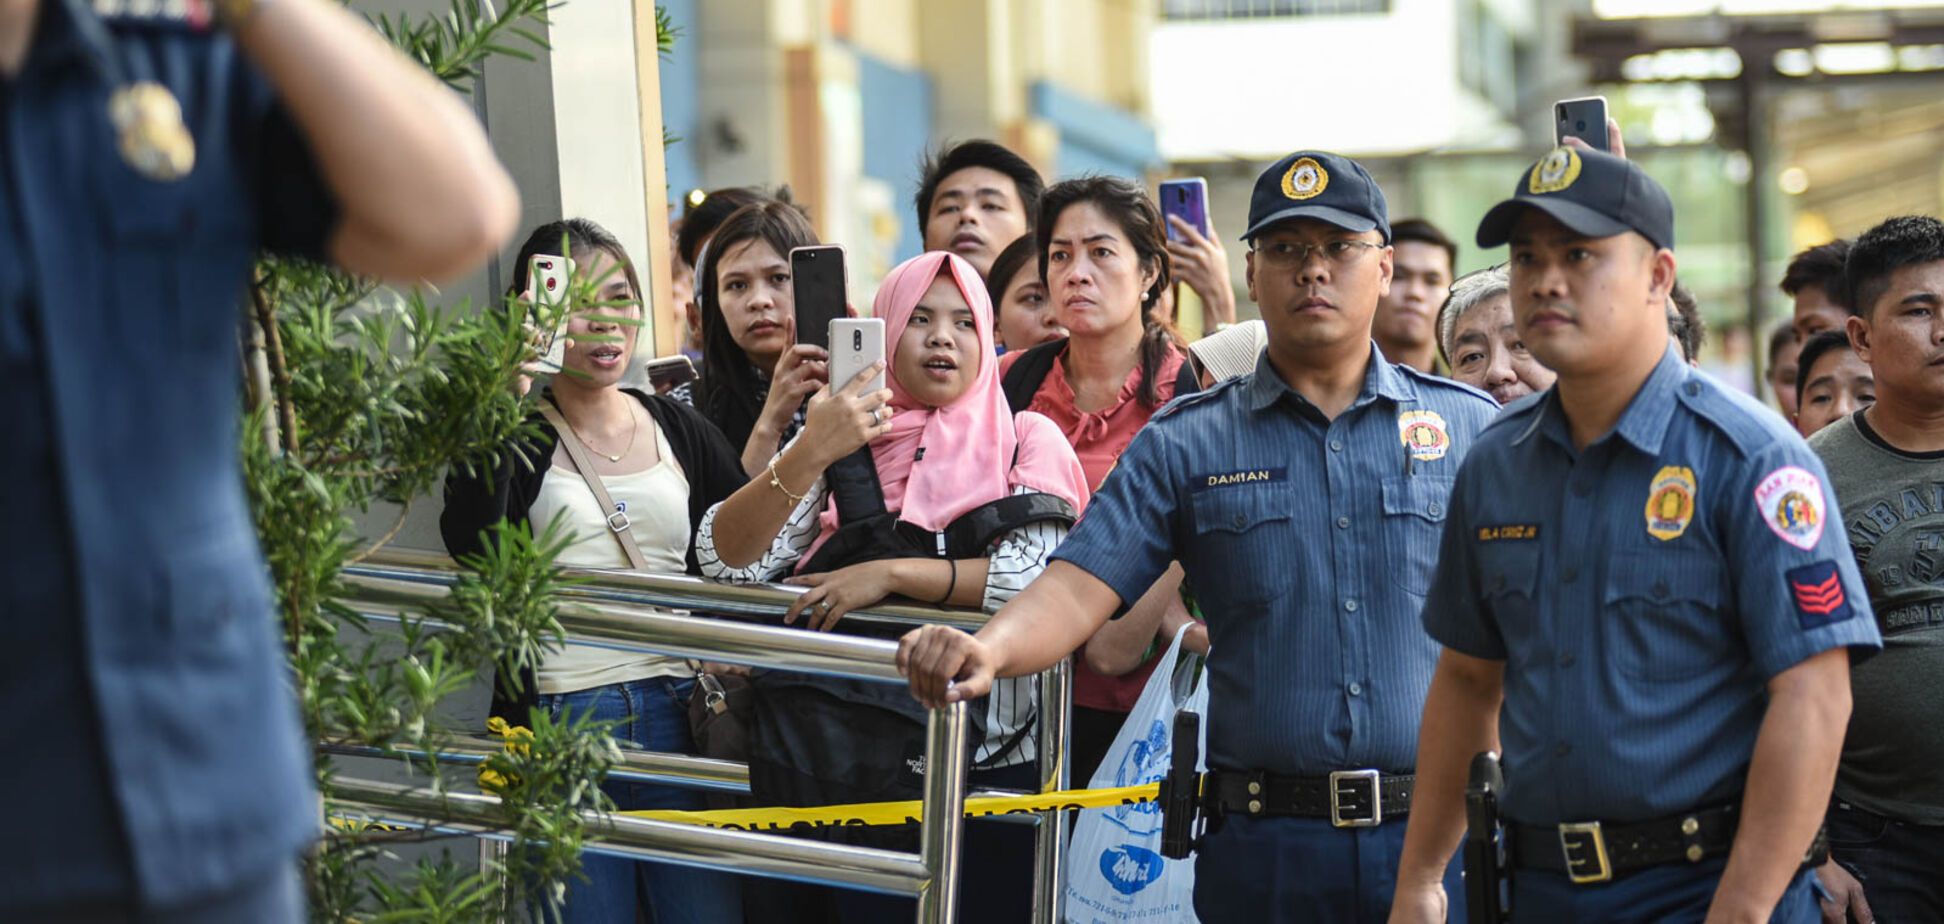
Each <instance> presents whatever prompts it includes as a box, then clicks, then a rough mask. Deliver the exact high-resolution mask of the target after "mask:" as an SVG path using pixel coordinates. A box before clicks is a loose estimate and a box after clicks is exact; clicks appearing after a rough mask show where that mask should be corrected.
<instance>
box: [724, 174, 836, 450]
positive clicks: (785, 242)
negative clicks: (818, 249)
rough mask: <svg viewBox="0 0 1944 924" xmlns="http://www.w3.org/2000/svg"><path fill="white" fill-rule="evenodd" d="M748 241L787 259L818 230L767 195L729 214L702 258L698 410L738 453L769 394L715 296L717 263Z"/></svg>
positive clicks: (791, 207)
mask: <svg viewBox="0 0 1944 924" xmlns="http://www.w3.org/2000/svg"><path fill="white" fill-rule="evenodd" d="M749 241H762V242H763V243H765V244H768V245H769V247H770V249H771V250H774V251H776V255H777V256H779V257H783V258H785V259H788V257H789V255H790V251H791V250H792V249H795V248H797V247H808V246H810V245H812V244H815V243H817V232H816V231H815V230H814V229H812V228H811V227H810V220H809V219H808V218H805V217H803V211H802V210H801V209H798V208H797V207H796V206H795V205H793V204H791V203H789V202H787V201H784V200H782V199H772V198H767V197H766V198H763V199H759V200H757V201H755V202H752V203H750V204H748V205H745V206H743V207H742V208H739V209H737V210H735V211H734V212H732V213H730V215H729V217H728V218H726V219H724V220H723V222H722V224H721V225H720V226H718V227H717V228H716V233H715V236H714V237H712V238H710V239H709V245H708V246H707V247H705V248H703V250H702V253H701V254H700V255H699V256H698V259H700V260H701V261H702V264H701V265H700V266H698V267H696V268H695V304H696V306H697V307H699V308H701V309H702V374H701V381H700V382H698V383H697V388H696V392H695V397H696V403H695V408H696V410H699V411H701V412H702V413H703V415H704V416H706V417H708V418H709V419H710V420H712V421H714V422H715V424H716V426H718V427H720V428H722V432H723V434H724V435H726V436H728V437H729V442H730V443H732V444H734V445H735V447H736V449H737V451H739V452H740V451H741V450H742V447H743V444H744V443H747V442H749V433H750V431H751V430H754V429H755V428H756V418H757V416H758V415H760V414H761V413H762V411H763V401H764V399H765V398H766V397H767V393H766V390H765V388H764V386H763V382H762V378H761V377H760V376H758V375H757V370H756V366H755V364H754V363H753V362H751V361H750V358H749V354H748V353H745V352H743V349H742V347H740V346H737V345H736V339H735V337H734V336H732V335H731V334H730V332H729V320H728V319H727V318H725V317H723V315H722V303H721V300H720V299H719V298H717V297H716V264H718V263H720V262H721V255H722V254H723V253H726V252H727V251H729V250H730V249H731V248H733V247H735V246H736V245H738V244H743V243H747V242H749ZM763 371H764V372H768V371H769V370H763Z"/></svg>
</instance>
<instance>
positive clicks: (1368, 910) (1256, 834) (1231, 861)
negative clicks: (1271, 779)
mask: <svg viewBox="0 0 1944 924" xmlns="http://www.w3.org/2000/svg"><path fill="white" fill-rule="evenodd" d="M1404 823H1405V819H1403V818H1397V819H1393V820H1390V821H1386V822H1384V823H1383V824H1381V825H1378V826H1376V827H1374V828H1337V827H1335V826H1333V825H1331V824H1330V822H1329V821H1328V820H1327V819H1322V818H1251V817H1249V816H1247V815H1225V816H1223V817H1222V818H1220V819H1217V820H1215V821H1214V822H1213V823H1211V824H1210V825H1209V831H1208V835H1207V836H1206V837H1205V838H1203V839H1202V842H1201V844H1200V845H1199V846H1198V847H1196V849H1195V915H1196V917H1199V918H1201V919H1202V920H1203V921H1206V922H1208V924H1216V922H1220V921H1274V922H1279V924H1280V922H1288V924H1295V922H1299V921H1301V922H1311V921H1314V922H1328V924H1338V922H1342V924H1384V921H1385V920H1386V919H1387V918H1389V917H1390V907H1391V897H1392V896H1393V895H1394V894H1395V893H1396V892H1397V861H1398V859H1399V857H1400V856H1401V855H1402V854H1403V852H1404ZM1463 867H1464V862H1463V860H1460V859H1453V860H1452V861H1451V866H1450V867H1448V868H1447V870H1446V872H1445V892H1446V894H1447V895H1448V896H1450V898H1451V902H1450V908H1451V917H1450V920H1451V924H1464V921H1465V886H1464V882H1463V880H1461V879H1460V878H1459V870H1461V869H1462V868H1463Z"/></svg>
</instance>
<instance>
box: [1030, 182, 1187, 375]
mask: <svg viewBox="0 0 1944 924" xmlns="http://www.w3.org/2000/svg"><path fill="white" fill-rule="evenodd" d="M1082 202H1088V203H1092V204H1093V206H1094V207H1095V208H1097V209H1099V210H1100V211H1101V212H1102V213H1103V214H1105V215H1106V216H1107V217H1108V218H1110V219H1112V220H1113V221H1114V223H1115V224H1117V225H1119V226H1120V229H1121V233H1122V234H1124V235H1126V236H1127V240H1128V243H1129V244H1132V245H1133V247H1134V255H1135V256H1136V257H1138V258H1139V259H1140V262H1141V263H1142V264H1143V265H1145V266H1152V267H1154V269H1155V274H1154V284H1153V285H1151V286H1148V289H1147V292H1145V293H1143V294H1142V297H1141V307H1140V313H1141V325H1142V329H1141V395H1140V398H1141V403H1142V404H1144V405H1146V406H1148V407H1150V408H1152V407H1154V406H1156V405H1158V404H1160V403H1161V393H1160V391H1159V388H1160V383H1158V382H1156V381H1155V377H1156V373H1157V372H1158V371H1159V370H1160V368H1161V362H1162V360H1164V359H1166V358H1167V356H1168V351H1169V350H1171V349H1181V348H1182V347H1183V344H1182V342H1181V336H1180V335H1179V334H1177V333H1175V330H1174V327H1173V326H1171V325H1169V324H1168V323H1167V322H1166V321H1160V320H1156V319H1155V318H1154V316H1153V312H1152V311H1151V310H1150V309H1152V308H1153V307H1154V305H1155V303H1156V301H1158V300H1159V299H1160V298H1161V292H1162V291H1163V290H1164V289H1166V288H1167V287H1168V286H1169V285H1170V284H1171V283H1172V282H1173V281H1174V263H1173V262H1172V261H1170V260H1169V259H1168V236H1167V232H1166V231H1165V230H1163V229H1164V228H1165V227H1166V225H1165V224H1163V223H1162V220H1161V210H1160V209H1158V208H1155V206H1154V200H1153V199H1150V198H1148V194H1147V190H1145V189H1143V188H1141V187H1140V186H1137V185H1135V184H1134V183H1132V182H1130V181H1128V180H1124V179H1121V178H1120V177H1112V176H1084V177H1081V178H1079V179H1077V180H1063V181H1061V182H1058V183H1055V184H1053V186H1052V187H1051V188H1049V189H1047V191H1046V195H1045V196H1043V197H1041V199H1040V211H1039V223H1038V225H1037V226H1036V228H1035V231H1034V235H1033V243H1034V246H1036V247H1037V248H1038V249H1039V274H1040V279H1041V280H1044V279H1046V262H1047V250H1048V248H1050V247H1052V246H1053V225H1054V224H1055V223H1057V222H1058V221H1059V220H1060V213H1061V212H1064V211H1066V210H1067V208H1068V207H1069V206H1073V205H1078V204H1080V203H1082Z"/></svg>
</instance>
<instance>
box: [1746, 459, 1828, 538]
mask: <svg viewBox="0 0 1944 924" xmlns="http://www.w3.org/2000/svg"><path fill="white" fill-rule="evenodd" d="M1755 509H1756V510H1757V511H1759V512H1760V513H1761V515H1762V522H1764V523H1766V524H1768V528H1769V530H1770V531H1771V532H1773V533H1775V534H1776V535H1777V536H1781V537H1782V541H1783V542H1786V543H1788V544H1790V545H1792V546H1795V547H1796V548H1798V549H1804V550H1808V549H1813V548H1815V547H1816V543H1817V542H1820V541H1821V540H1822V534H1823V492H1822V479H1820V478H1817V477H1816V476H1815V475H1814V474H1812V473H1810V472H1809V470H1807V469H1804V468H1799V467H1797V466H1794V465H1785V466H1783V467H1781V468H1778V469H1776V470H1775V471H1772V472H1770V473H1768V475H1767V476H1766V477H1764V478H1763V479H1762V480H1761V482H1760V483H1759V484H1757V485H1756V486H1755Z"/></svg>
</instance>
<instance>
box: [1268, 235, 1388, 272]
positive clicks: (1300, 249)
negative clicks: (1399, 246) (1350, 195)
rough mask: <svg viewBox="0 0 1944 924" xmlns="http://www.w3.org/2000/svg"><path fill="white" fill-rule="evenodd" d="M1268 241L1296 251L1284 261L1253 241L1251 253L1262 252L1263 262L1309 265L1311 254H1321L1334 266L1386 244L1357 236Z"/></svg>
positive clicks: (1325, 260) (1350, 261)
mask: <svg viewBox="0 0 1944 924" xmlns="http://www.w3.org/2000/svg"><path fill="white" fill-rule="evenodd" d="M1266 243H1268V244H1271V245H1287V246H1289V247H1292V248H1295V253H1294V254H1290V255H1288V256H1289V257H1290V259H1289V262H1287V263H1285V262H1283V261H1284V256H1283V255H1277V254H1275V253H1274V252H1273V251H1271V250H1269V248H1268V246H1257V245H1255V244H1253V243H1252V244H1250V246H1249V252H1250V253H1252V254H1260V255H1261V257H1262V260H1263V262H1265V263H1272V264H1275V265H1277V266H1304V265H1307V264H1308V263H1309V259H1310V255H1311V254H1319V255H1321V256H1322V257H1323V262H1324V263H1326V264H1330V265H1334V266H1348V265H1350V264H1351V263H1352V262H1354V260H1355V257H1353V256H1352V254H1356V255H1357V256H1361V255H1362V253H1363V251H1366V250H1382V249H1383V248H1384V247H1385V246H1386V245H1384V244H1378V243H1374V242H1371V241H1360V240H1356V239H1355V238H1338V239H1336V240H1333V241H1324V242H1323V243H1321V244H1306V243H1303V242H1301V241H1271V242H1266ZM1333 248H1341V249H1340V250H1339V251H1338V252H1337V253H1335V254H1332V253H1331V252H1330V251H1331V250H1332V249H1333Z"/></svg>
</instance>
